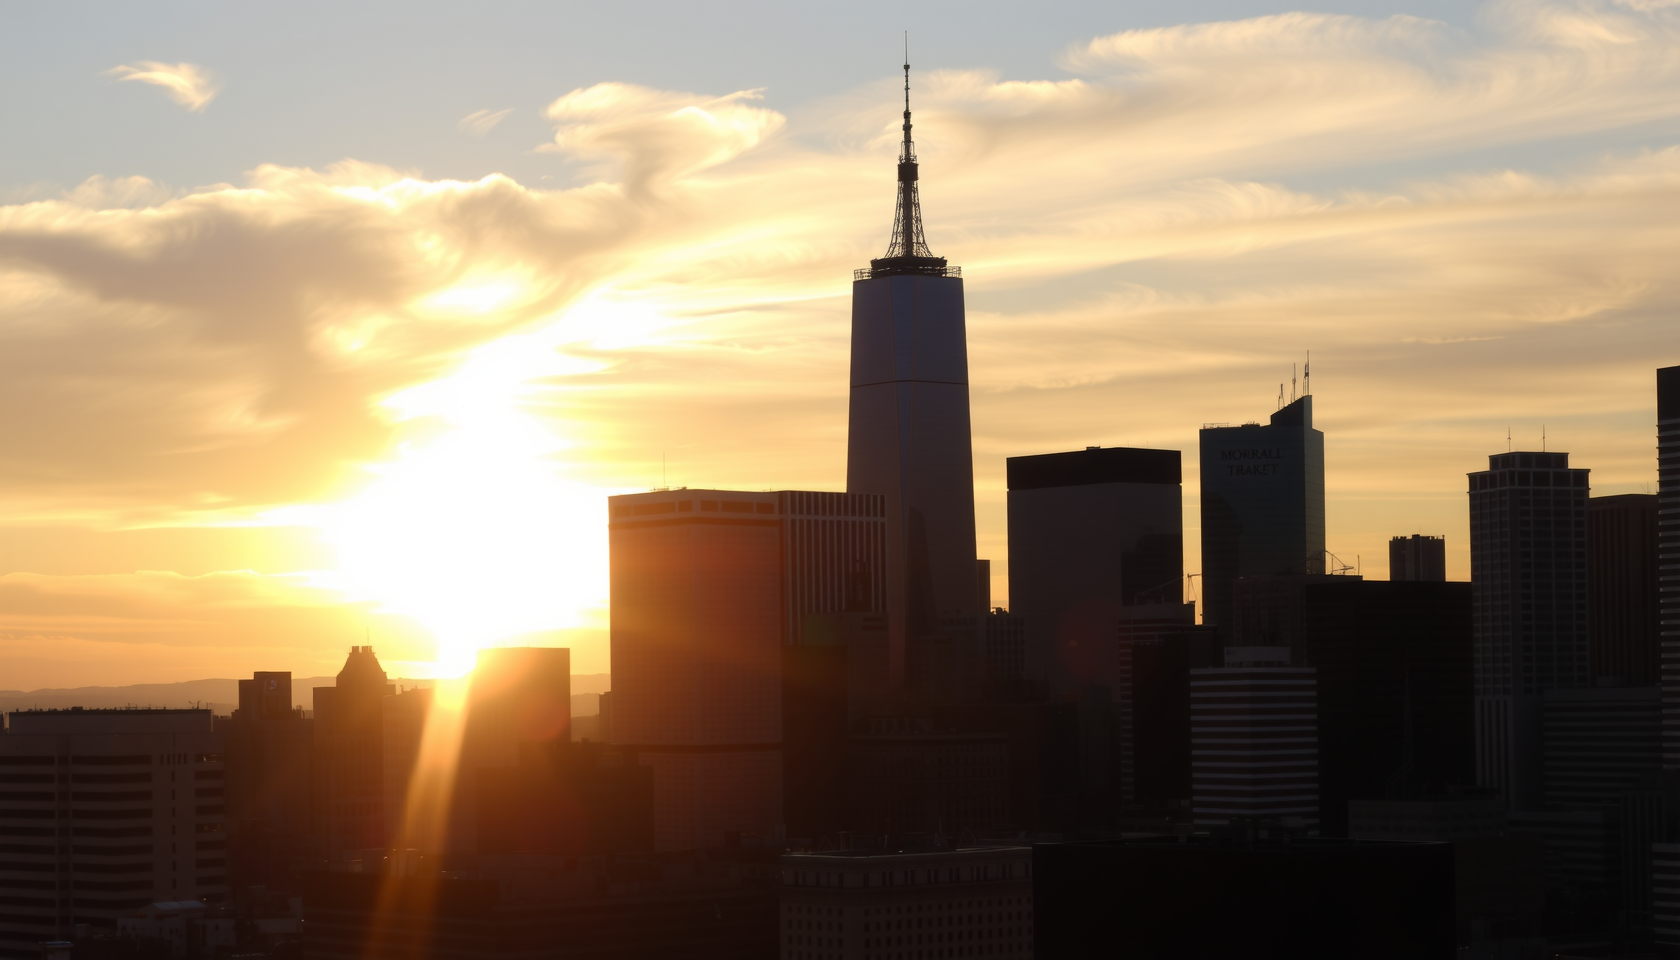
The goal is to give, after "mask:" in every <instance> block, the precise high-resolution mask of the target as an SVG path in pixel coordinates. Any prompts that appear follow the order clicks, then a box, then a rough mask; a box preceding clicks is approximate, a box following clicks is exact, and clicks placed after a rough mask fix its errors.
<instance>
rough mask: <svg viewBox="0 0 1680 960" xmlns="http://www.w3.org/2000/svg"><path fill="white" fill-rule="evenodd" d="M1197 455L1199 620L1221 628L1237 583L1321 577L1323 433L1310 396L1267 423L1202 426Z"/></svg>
mask: <svg viewBox="0 0 1680 960" xmlns="http://www.w3.org/2000/svg"><path fill="white" fill-rule="evenodd" d="M1201 457H1202V466H1201V474H1202V622H1204V623H1211V624H1217V625H1218V626H1219V628H1220V630H1221V631H1226V630H1229V629H1230V620H1231V615H1232V612H1233V604H1234V602H1235V601H1234V599H1233V593H1232V591H1233V590H1234V588H1235V584H1236V581H1237V580H1238V578H1240V577H1254V576H1262V575H1266V574H1280V573H1282V574H1289V573H1324V572H1325V569H1324V434H1323V433H1322V432H1321V431H1318V430H1315V429H1313V425H1312V396H1311V395H1310V394H1309V395H1307V396H1304V397H1302V398H1300V399H1299V400H1296V401H1295V402H1294V403H1291V404H1289V405H1288V406H1286V407H1284V408H1283V409H1282V410H1279V411H1278V412H1276V413H1274V414H1272V420H1271V423H1269V424H1267V425H1266V426H1261V425H1260V424H1258V423H1245V424H1243V425H1242V426H1237V427H1233V426H1212V425H1210V426H1206V427H1203V428H1202V432H1201ZM1227 639H1229V635H1228V634H1227Z"/></svg>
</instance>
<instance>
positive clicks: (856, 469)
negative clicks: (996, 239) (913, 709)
mask: <svg viewBox="0 0 1680 960" xmlns="http://www.w3.org/2000/svg"><path fill="white" fill-rule="evenodd" d="M909 78H910V71H909V67H908V66H906V67H905V83H904V90H905V94H904V142H903V145H902V147H901V149H900V153H899V160H898V211H897V214H896V216H895V219H894V224H893V235H892V241H891V243H890V244H889V246H888V248H887V255H886V256H885V257H882V258H880V259H878V260H872V261H870V265H869V267H868V268H867V269H862V270H858V271H857V272H856V274H855V279H854V282H853V284H852V370H851V404H850V414H849V424H848V434H847V437H848V440H847V451H846V489H847V490H848V491H849V492H851V493H872V494H880V495H882V496H884V497H886V519H887V545H888V546H887V614H888V620H887V628H888V631H889V638H890V639H889V650H890V652H891V668H892V677H893V682H894V683H895V684H896V683H904V682H906V681H909V682H911V683H913V684H915V685H917V686H920V687H924V688H930V689H931V688H941V689H943V690H944V691H945V692H952V693H954V692H959V691H963V690H967V689H971V688H973V687H975V686H977V684H978V681H979V674H980V652H979V626H978V620H977V617H978V615H979V614H980V612H981V611H980V606H979V600H978V598H977V597H976V596H975V559H976V557H975V545H974V457H973V450H972V447H971V441H970V434H969V413H968V341H967V333H966V328H965V320H964V311H963V284H962V279H961V271H960V269H959V268H957V267H951V266H947V265H946V262H945V259H944V258H943V257H935V256H934V255H933V254H932V253H931V252H930V251H929V250H928V246H927V240H926V239H925V238H924V237H923V234H922V216H921V207H920V202H919V199H918V195H917V165H916V148H915V144H914V142H913V141H912V140H911V138H910V79H909ZM941 621H945V622H944V623H943V624H942V623H941ZM924 644H926V645H928V646H930V647H941V646H950V647H952V648H953V649H951V650H950V651H948V654H947V653H945V652H941V653H937V654H936V653H932V652H931V651H930V652H929V654H928V655H924V654H923V652H922V651H917V650H913V649H912V648H913V647H917V646H920V645H924ZM912 664H918V665H919V666H916V667H915V669H912ZM918 670H920V671H922V672H924V673H932V674H944V675H943V676H924V677H916V676H913V674H914V673H915V672H917V671H918Z"/></svg>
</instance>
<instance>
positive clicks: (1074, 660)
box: [1007, 447, 1184, 693]
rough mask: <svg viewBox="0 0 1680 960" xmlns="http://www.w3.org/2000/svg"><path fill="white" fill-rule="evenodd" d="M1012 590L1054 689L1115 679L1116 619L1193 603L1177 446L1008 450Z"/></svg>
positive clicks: (1039, 673) (1036, 663) (1014, 607)
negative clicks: (1019, 453)
mask: <svg viewBox="0 0 1680 960" xmlns="http://www.w3.org/2000/svg"><path fill="white" fill-rule="evenodd" d="M1007 473H1008V485H1009V600H1010V610H1011V612H1013V613H1014V614H1016V615H1017V616H1019V617H1021V618H1022V621H1023V624H1024V626H1025V628H1026V633H1027V649H1028V651H1029V655H1030V657H1031V658H1032V660H1033V662H1032V663H1031V664H1030V667H1029V669H1031V671H1032V673H1033V675H1034V676H1035V677H1037V678H1038V679H1039V680H1041V681H1044V682H1047V683H1048V684H1049V686H1050V689H1051V690H1052V691H1053V692H1056V693H1070V692H1072V691H1075V690H1077V689H1079V688H1080V687H1083V686H1086V685H1089V684H1104V685H1110V686H1112V684H1113V682H1114V678H1113V676H1112V674H1113V659H1114V658H1113V654H1114V643H1115V639H1116V635H1115V624H1116V623H1117V622H1118V621H1119V620H1120V618H1121V615H1122V614H1123V613H1131V612H1133V608H1137V607H1144V608H1160V607H1169V608H1173V609H1172V610H1171V611H1170V614H1171V615H1175V616H1176V615H1178V610H1179V608H1182V606H1183V603H1184V596H1183V594H1184V587H1183V583H1184V535H1183V529H1184V507H1183V488H1182V485H1181V484H1182V480H1183V473H1182V469H1181V466H1180V454H1179V452H1178V451H1177V450H1141V449H1134V448H1131V447H1088V448H1086V449H1084V450H1079V451H1074V452H1070V453H1049V454H1041V455H1038V456H1030V457H1010V458H1009V460H1008V462H1007Z"/></svg>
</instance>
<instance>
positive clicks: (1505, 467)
mask: <svg viewBox="0 0 1680 960" xmlns="http://www.w3.org/2000/svg"><path fill="white" fill-rule="evenodd" d="M1469 476H1470V580H1471V585H1472V589H1471V595H1472V598H1473V599H1472V604H1473V607H1474V616H1475V643H1476V768H1477V777H1478V778H1479V781H1480V782H1481V784H1482V785H1483V786H1487V787H1492V788H1495V789H1497V790H1499V791H1501V792H1502V793H1504V794H1505V797H1506V800H1507V802H1509V803H1510V804H1511V808H1512V809H1513V810H1533V809H1537V808H1538V807H1539V806H1540V805H1541V803H1542V802H1543V777H1542V773H1541V766H1542V754H1543V748H1542V730H1541V716H1540V714H1541V710H1540V696H1541V694H1542V693H1544V692H1545V691H1547V690H1555V689H1570V688H1577V687H1586V686H1590V685H1591V684H1592V667H1591V664H1590V662H1589V655H1588V645H1587V523H1586V519H1587V518H1586V512H1587V476H1588V471H1587V470H1584V469H1579V468H1576V469H1571V468H1570V466H1569V454H1567V453H1535V452H1531V451H1517V452H1511V453H1498V454H1494V455H1492V456H1490V457H1489V458H1488V469H1487V470H1485V471H1478V472H1476V473H1472V474H1470V475H1469Z"/></svg>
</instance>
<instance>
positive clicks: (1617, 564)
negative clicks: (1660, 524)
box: [1587, 493, 1662, 687]
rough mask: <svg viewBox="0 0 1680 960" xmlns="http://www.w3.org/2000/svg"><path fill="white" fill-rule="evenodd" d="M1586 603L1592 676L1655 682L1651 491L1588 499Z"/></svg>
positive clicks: (1658, 657) (1635, 683) (1658, 655)
mask: <svg viewBox="0 0 1680 960" xmlns="http://www.w3.org/2000/svg"><path fill="white" fill-rule="evenodd" d="M1587 604H1588V607H1587V633H1588V636H1589V638H1590V642H1591V644H1592V670H1593V677H1594V679H1595V681H1596V680H1597V679H1599V678H1605V679H1607V680H1611V681H1612V682H1618V683H1623V684H1627V685H1628V686H1632V687H1655V686H1656V685H1657V683H1658V679H1659V677H1660V675H1661V668H1662V650H1661V648H1660V643H1661V639H1660V638H1659V637H1658V635H1657V631H1658V628H1659V624H1658V623H1657V497H1656V495H1655V494H1649V493H1624V494H1621V495H1619V496H1613V497H1591V498H1589V499H1588V500H1587Z"/></svg>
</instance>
